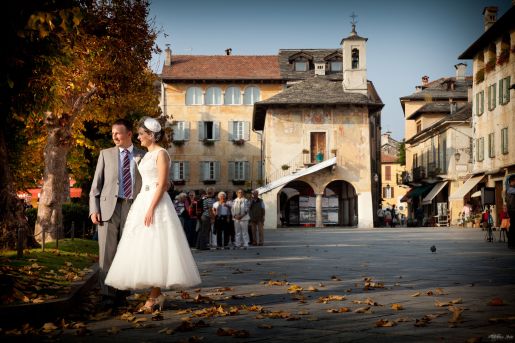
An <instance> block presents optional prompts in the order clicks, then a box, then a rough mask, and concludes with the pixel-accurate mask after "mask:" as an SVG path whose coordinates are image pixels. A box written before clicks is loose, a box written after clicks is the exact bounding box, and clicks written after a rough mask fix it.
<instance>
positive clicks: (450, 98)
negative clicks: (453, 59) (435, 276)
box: [400, 63, 472, 225]
mask: <svg viewBox="0 0 515 343" xmlns="http://www.w3.org/2000/svg"><path fill="white" fill-rule="evenodd" d="M455 69H456V76H454V77H443V78H440V79H437V80H435V81H432V82H429V78H428V77H427V76H424V77H422V84H421V85H419V86H417V87H416V91H415V93H413V94H411V95H408V96H404V97H401V98H400V101H401V106H402V108H403V111H404V117H405V135H406V140H405V143H406V145H405V147H406V173H405V174H404V176H403V178H402V179H403V183H404V184H406V185H409V186H410V187H411V188H410V191H409V192H408V193H407V194H406V195H405V196H404V197H403V199H402V200H403V201H407V202H408V217H409V218H414V212H415V210H416V209H417V208H419V207H422V208H423V210H424V215H425V219H426V223H427V224H428V225H437V224H438V225H448V224H449V220H450V214H451V213H450V211H449V210H450V204H449V203H448V198H449V195H450V194H452V193H454V192H455V191H456V190H458V189H459V188H460V187H461V186H462V184H463V183H464V182H465V181H466V179H467V173H468V171H469V170H470V168H471V164H470V162H469V161H470V154H471V152H470V151H471V149H470V143H471V139H472V131H471V128H470V111H471V107H470V104H469V96H470V94H469V93H470V89H471V87H472V78H471V77H467V76H465V70H466V65H465V64H463V63H460V64H457V65H456V66H455ZM458 156H459V157H458ZM456 206H458V207H459V210H461V208H462V207H463V203H462V200H461V203H460V204H457V205H456ZM437 216H440V218H438V217H437ZM456 216H457V213H456Z"/></svg>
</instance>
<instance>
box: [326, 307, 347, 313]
mask: <svg viewBox="0 0 515 343" xmlns="http://www.w3.org/2000/svg"><path fill="white" fill-rule="evenodd" d="M327 312H329V313H345V312H350V308H348V307H340V308H330V309H329V310H327Z"/></svg>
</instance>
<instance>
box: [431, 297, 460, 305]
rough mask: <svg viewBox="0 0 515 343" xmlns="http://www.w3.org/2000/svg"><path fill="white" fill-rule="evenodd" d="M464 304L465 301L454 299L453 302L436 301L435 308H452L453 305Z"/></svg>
mask: <svg viewBox="0 0 515 343" xmlns="http://www.w3.org/2000/svg"><path fill="white" fill-rule="evenodd" d="M462 302H463V301H462V300H461V298H458V299H454V300H451V301H438V300H436V301H435V306H436V307H445V306H452V305H455V304H461V303H462Z"/></svg>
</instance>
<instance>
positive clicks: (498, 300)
mask: <svg viewBox="0 0 515 343" xmlns="http://www.w3.org/2000/svg"><path fill="white" fill-rule="evenodd" d="M503 305H504V302H503V300H502V299H501V298H499V297H495V298H492V299H491V300H490V301H489V302H488V306H503Z"/></svg>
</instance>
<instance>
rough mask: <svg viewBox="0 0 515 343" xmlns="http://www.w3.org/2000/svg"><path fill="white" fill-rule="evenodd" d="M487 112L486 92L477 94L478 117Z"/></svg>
mask: <svg viewBox="0 0 515 343" xmlns="http://www.w3.org/2000/svg"><path fill="white" fill-rule="evenodd" d="M484 111H485V92H484V91H481V92H478V93H476V115H478V116H480V115H482V114H483V112H484Z"/></svg>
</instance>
